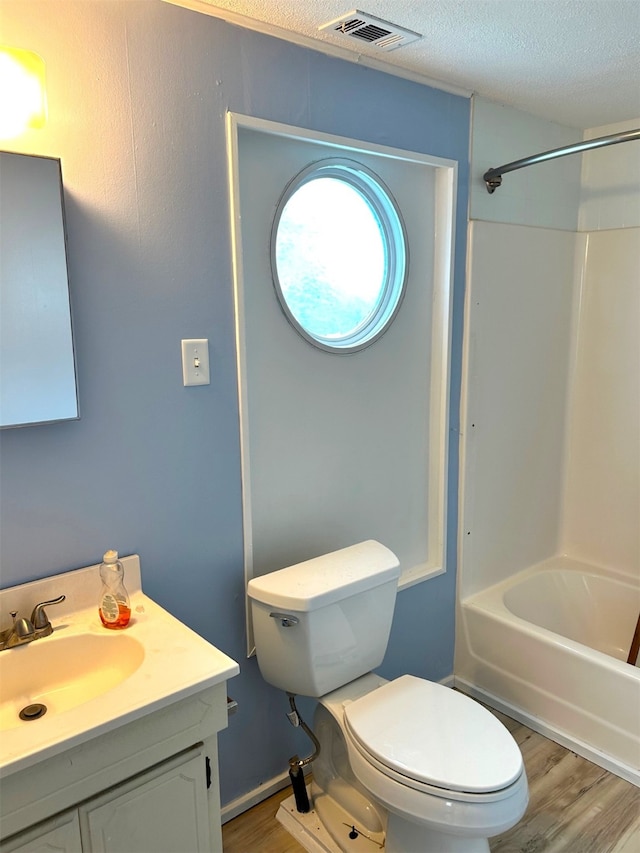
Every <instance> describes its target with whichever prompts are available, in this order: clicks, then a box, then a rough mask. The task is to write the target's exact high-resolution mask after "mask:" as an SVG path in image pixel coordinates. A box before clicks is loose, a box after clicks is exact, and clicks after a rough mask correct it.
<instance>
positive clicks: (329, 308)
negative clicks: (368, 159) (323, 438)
mask: <svg viewBox="0 0 640 853" xmlns="http://www.w3.org/2000/svg"><path fill="white" fill-rule="evenodd" d="M271 265H272V270H273V280H274V283H275V288H276V292H277V294H278V298H279V300H280V304H281V305H282V308H283V310H284V313H285V314H286V316H287V318H288V319H289V321H290V323H291V324H292V325H293V327H294V328H295V329H296V330H297V331H298V332H299V333H300V334H301V335H302V336H303V337H304V338H306V339H307V340H308V341H310V342H311V343H312V344H314V345H315V346H318V347H320V348H322V349H326V350H331V351H337V352H353V351H355V350H359V349H362V348H363V347H366V346H368V345H369V344H371V343H372V342H373V341H374V340H376V338H378V337H379V336H380V335H381V334H382V333H383V332H384V331H385V329H386V328H387V327H388V325H389V323H390V322H391V321H392V319H393V317H394V316H395V314H396V312H397V310H398V308H399V306H400V302H401V300H402V296H403V293H404V287H405V282H406V277H407V268H408V252H407V243H406V237H405V230H404V225H403V223H402V219H401V217H400V213H399V211H398V208H397V206H396V203H395V201H394V200H393V198H392V196H391V194H390V192H389V190H388V189H387V188H386V187H385V186H384V184H383V183H382V181H381V180H380V178H378V177H377V176H376V175H375V174H373V172H371V171H369V170H368V169H365V167H364V166H361V165H360V164H358V163H354V162H352V161H350V160H337V159H332V160H323V161H321V162H320V163H315V164H313V165H312V166H309V167H308V168H307V169H305V170H304V171H303V172H301V173H300V174H299V175H297V176H296V177H295V178H294V179H293V181H291V183H290V184H289V186H288V187H287V189H286V191H285V193H284V195H283V197H282V199H281V200H280V204H279V205H278V209H277V212H276V216H275V220H274V223H273V230H272V235H271Z"/></svg>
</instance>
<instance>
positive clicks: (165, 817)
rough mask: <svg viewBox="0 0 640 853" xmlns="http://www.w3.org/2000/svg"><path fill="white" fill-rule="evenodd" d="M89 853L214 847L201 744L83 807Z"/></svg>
mask: <svg viewBox="0 0 640 853" xmlns="http://www.w3.org/2000/svg"><path fill="white" fill-rule="evenodd" d="M80 826H81V828H82V849H83V851H84V853H177V851H180V853H200V851H202V853H205V851H209V849H210V838H209V819H208V813H207V784H206V772H205V758H204V752H203V750H202V748H201V747H196V748H194V749H190V750H188V751H187V752H183V753H181V754H180V755H179V756H176V757H175V758H172V759H170V760H169V761H166V762H164V763H162V764H159V765H157V766H156V767H154V768H152V769H151V770H149V771H148V772H146V773H142V774H140V776H137V777H135V778H134V779H131V780H129V781H128V782H126V783H124V784H123V785H118V786H117V787H115V788H112V789H111V790H110V791H107V792H106V793H104V794H102V795H101V796H99V797H96V798H95V799H93V800H91V801H90V802H88V803H86V804H85V805H83V806H81V807H80Z"/></svg>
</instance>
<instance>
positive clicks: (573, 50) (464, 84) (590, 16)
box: [169, 0, 640, 128]
mask: <svg viewBox="0 0 640 853" xmlns="http://www.w3.org/2000/svg"><path fill="white" fill-rule="evenodd" d="M169 2H175V3H177V4H178V5H185V6H190V7H191V8H196V9H198V8H199V9H201V10H205V11H208V12H209V13H210V14H214V15H218V16H220V17H225V18H227V19H228V20H231V21H233V22H236V23H242V22H243V21H242V20H241V19H240V18H239V16H242V17H243V18H248V19H252V20H253V21H254V22H256V21H257V22H262V23H265V24H268V25H270V26H275V27H279V28H282V29H283V30H288V31H289V32H290V33H293V34H296V36H303V37H308V38H312V39H314V40H317V41H319V42H323V43H324V44H325V45H326V44H331V45H334V46H336V47H342V48H347V49H348V50H349V52H351V51H353V50H354V48H355V50H356V51H357V52H358V53H360V54H362V55H363V56H365V57H375V58H376V59H377V60H378V61H384V62H385V63H389V64H390V65H391V66H397V67H398V68H401V69H404V70H405V71H408V72H411V73H413V74H419V75H423V76H425V77H429V78H431V79H432V80H434V81H442V82H443V83H444V84H449V85H453V86H457V87H461V88H463V89H465V90H468V91H470V92H477V93H478V94H480V95H483V96H485V97H487V98H491V99H493V100H495V101H498V102H500V103H503V104H507V105H509V106H513V107H517V108H519V109H522V110H526V111H527V112H530V113H533V114H534V115H538V116H542V117H543V118H547V119H549V120H551V121H557V122H560V123H562V124H567V125H571V126H575V127H580V128H587V127H597V126H599V125H603V124H610V123H613V122H617V121H623V120H625V119H631V118H636V117H638V116H640V0H356V2H357V4H358V5H357V7H356V5H355V4H354V5H352V3H353V0H351V1H350V0H169ZM355 8H358V9H360V10H361V11H362V12H364V13H369V14H371V15H375V16H376V17H378V18H383V19H385V20H388V21H391V22H392V23H394V24H397V25H398V26H400V27H404V28H406V29H410V30H416V31H418V32H420V33H421V34H422V35H423V38H422V39H420V40H419V41H417V42H414V43H413V44H409V45H407V46H405V47H401V48H399V49H397V50H394V51H392V52H389V53H382V52H380V51H379V50H377V49H376V48H375V47H372V46H370V45H368V44H366V43H363V44H362V46H360V45H359V44H357V43H354V44H350V42H349V41H348V40H347V41H345V40H343V39H342V38H340V37H337V36H335V35H334V34H327V33H325V32H320V31H319V30H318V27H319V26H321V25H322V24H325V23H327V22H328V21H330V20H332V19H334V18H337V17H339V16H341V15H343V14H345V13H347V12H350V11H353V10H354V9H355ZM268 31H270V32H276V31H274V30H268ZM276 34H277V33H276ZM282 35H284V36H285V37H286V34H282ZM353 41H354V42H355V40H353Z"/></svg>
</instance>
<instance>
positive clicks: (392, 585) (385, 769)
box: [248, 540, 528, 853]
mask: <svg viewBox="0 0 640 853" xmlns="http://www.w3.org/2000/svg"><path fill="white" fill-rule="evenodd" d="M399 575H400V567H399V563H398V559H397V558H396V556H395V555H394V554H393V553H392V552H391V551H390V550H389V549H388V548H386V547H385V546H384V545H381V544H380V543H379V542H375V541H373V540H369V541H367V542H361V543H359V544H357V545H353V546H351V547H349V548H343V549H342V550H340V551H334V552H333V553H331V554H326V555H323V556H321V557H316V558H315V559H312V560H307V561H306V562H304V563H299V564H297V565H295V566H290V567H288V568H284V569H280V570H279V571H275V572H271V573H270V574H267V575H263V576H261V577H257V578H253V579H252V580H251V581H249V584H248V595H249V599H250V602H251V613H252V618H253V628H254V636H255V645H256V654H257V658H258V666H259V668H260V672H261V674H262V677H263V678H264V679H265V681H267V682H268V683H270V684H272V685H274V686H275V687H278V688H280V689H282V690H284V691H286V692H287V693H288V694H293V695H301V696H311V697H314V698H315V699H316V700H317V702H318V705H317V710H316V712H315V716H314V722H313V726H312V729H313V731H314V733H315V735H316V737H317V739H318V741H319V743H320V752H319V755H318V757H317V758H316V759H314V761H313V765H312V771H313V782H312V784H311V805H312V808H313V814H312V817H311V819H307V817H306V816H297V817H298V818H299V820H298V823H299V827H297V828H296V829H295V834H296V837H297V840H298V841H299V843H300V844H302V845H303V846H304V847H305V848H306V849H307V850H310V851H322V852H323V853H324V851H328V853H334V851H347V850H354V851H355V850H371V851H375V850H381V849H382V848H383V847H384V850H385V851H386V853H488V851H489V843H488V840H487V839H488V838H490V837H492V836H494V835H498V834H500V833H502V832H505V831H506V830H508V829H510V828H511V827H512V826H514V825H515V824H516V823H517V822H518V821H519V820H520V818H521V817H522V815H523V814H524V811H525V809H526V806H527V802H528V785H527V777H526V773H525V769H524V765H523V762H522V755H521V753H520V750H519V748H518V746H517V744H516V742H515V741H514V740H513V738H512V736H511V735H510V733H509V732H508V731H507V729H506V728H505V727H504V726H503V725H502V723H500V722H499V720H498V719H497V718H496V717H495V716H494V715H493V714H491V713H490V712H489V711H488V710H486V709H485V708H484V707H483V706H481V705H479V704H478V703H477V702H475V701H473V700H472V699H470V698H469V697H467V696H464V695H463V694H461V693H457V692H456V691H454V690H451V689H450V688H449V687H445V686H444V685H442V684H436V683H433V682H430V681H426V680H425V679H422V678H416V677H415V676H412V675H403V676H401V677H399V678H396V679H394V680H392V681H387V680H385V679H383V678H381V677H380V676H378V675H376V674H375V673H374V672H372V670H373V669H375V667H377V666H379V665H380V664H381V663H382V659H383V657H384V654H385V651H386V647H387V643H388V639H389V632H390V629H391V622H392V618H393V610H394V605H395V598H396V592H397V583H398V577H399ZM285 811H286V813H285V814H284V815H282V816H280V813H279V817H280V819H281V820H282V822H283V823H284V824H285V826H287V828H289V829H290V831H293V825H292V821H293V820H295V819H296V815H295V814H294V810H293V809H292V808H289V809H288V810H285ZM305 826H306V827H307V829H306V830H305ZM318 833H320V835H318Z"/></svg>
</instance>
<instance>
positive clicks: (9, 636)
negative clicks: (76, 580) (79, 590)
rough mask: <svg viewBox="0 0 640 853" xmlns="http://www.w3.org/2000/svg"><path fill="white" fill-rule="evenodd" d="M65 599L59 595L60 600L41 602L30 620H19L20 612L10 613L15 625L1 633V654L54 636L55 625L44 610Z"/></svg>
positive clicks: (13, 611) (22, 618)
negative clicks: (51, 635) (50, 635)
mask: <svg viewBox="0 0 640 853" xmlns="http://www.w3.org/2000/svg"><path fill="white" fill-rule="evenodd" d="M65 598H66V596H65V595H59V596H58V598H53V599H52V600H51V601H41V602H40V604H36V606H35V607H34V608H33V611H32V613H31V618H30V619H25V618H24V617H21V618H20V619H17V618H16V617H17V615H18V611H17V610H12V611H10V612H11V618H12V619H13V624H12V625H11V627H10V628H7V629H6V630H5V631H0V652H1V651H3V650H4V649H12V648H14V647H15V646H23V645H24V644H25V643H31V642H33V640H39V639H41V638H42V637H48V636H49V634H52V633H53V625H52V624H51V622H50V621H49V619H48V617H47V614H46V613H45V609H44V608H45V607H48V606H49V605H50V604H60V602H61V601H64V600H65Z"/></svg>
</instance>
